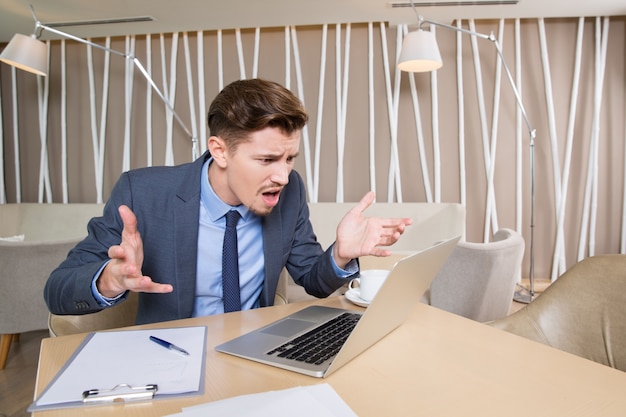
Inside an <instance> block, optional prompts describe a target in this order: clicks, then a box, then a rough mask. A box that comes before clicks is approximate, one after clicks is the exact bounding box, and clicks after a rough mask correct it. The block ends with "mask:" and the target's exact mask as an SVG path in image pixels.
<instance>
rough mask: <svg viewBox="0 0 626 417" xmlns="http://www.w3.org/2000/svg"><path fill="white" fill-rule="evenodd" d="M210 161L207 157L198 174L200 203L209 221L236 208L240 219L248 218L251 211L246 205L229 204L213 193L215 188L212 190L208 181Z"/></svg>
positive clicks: (211, 159) (215, 219) (211, 160)
mask: <svg viewBox="0 0 626 417" xmlns="http://www.w3.org/2000/svg"><path fill="white" fill-rule="evenodd" d="M212 162H213V158H212V157H211V158H209V159H207V160H206V161H205V162H204V165H203V166H202V173H201V174H200V175H202V178H201V180H200V198H201V199H202V203H203V204H204V207H205V209H206V211H207V213H208V214H209V218H210V219H211V221H213V222H215V221H217V220H218V219H219V218H221V217H223V216H224V215H225V214H226V213H227V212H229V211H230V210H237V211H238V212H239V214H240V215H241V219H242V220H244V221H245V220H248V219H249V217H250V216H252V212H250V210H248V208H247V207H246V206H244V205H243V204H240V205H238V206H231V205H230V204H226V203H225V202H223V201H222V200H221V199H220V198H219V197H218V196H217V194H215V190H213V187H211V183H210V182H209V165H210V164H211V163H212Z"/></svg>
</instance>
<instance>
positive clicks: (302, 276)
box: [260, 171, 349, 306]
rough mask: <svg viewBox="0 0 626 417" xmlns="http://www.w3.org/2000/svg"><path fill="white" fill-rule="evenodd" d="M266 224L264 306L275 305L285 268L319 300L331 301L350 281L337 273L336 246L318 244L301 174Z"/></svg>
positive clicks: (292, 180)
mask: <svg viewBox="0 0 626 417" xmlns="http://www.w3.org/2000/svg"><path fill="white" fill-rule="evenodd" d="M263 222H264V223H263V240H264V248H265V278H266V286H265V288H264V291H263V293H262V294H261V300H260V301H261V305H262V306H266V305H272V304H273V300H274V295H275V293H276V285H277V283H278V277H279V274H280V272H281V270H282V268H283V267H286V268H287V270H288V271H289V274H290V275H291V276H292V277H293V279H294V281H295V282H296V283H297V284H298V285H301V286H302V287H304V289H305V291H306V292H307V293H309V294H311V295H313V296H315V297H327V296H328V295H330V294H332V293H333V292H334V291H335V290H337V289H338V288H339V287H341V286H342V285H344V284H345V283H346V282H347V281H348V280H349V278H348V279H346V278H341V277H338V276H337V274H336V273H335V270H334V268H333V264H332V262H333V261H332V245H331V247H330V248H328V249H326V251H324V250H323V249H322V247H321V245H320V244H319V242H318V241H317V237H316V236H315V233H314V230H313V227H312V225H311V222H310V221H309V207H308V205H307V200H306V190H305V187H304V183H303V181H302V178H301V177H300V175H298V173H297V172H295V171H292V172H291V175H290V178H289V184H288V185H287V187H286V188H285V190H283V192H282V193H281V199H280V203H279V205H278V206H277V207H276V208H275V209H274V210H273V211H272V213H271V214H270V215H269V216H267V217H266V218H264V219H263ZM277 242H281V245H278V244H277Z"/></svg>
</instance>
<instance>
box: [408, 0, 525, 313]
mask: <svg viewBox="0 0 626 417" xmlns="http://www.w3.org/2000/svg"><path fill="white" fill-rule="evenodd" d="M411 7H412V9H413V11H414V12H415V14H416V16H417V20H418V22H419V26H418V30H417V31H415V32H410V33H408V34H407V35H406V36H405V37H404V41H403V43H402V50H401V52H400V58H399V60H398V68H399V69H400V70H401V71H407V72H428V71H434V70H436V69H439V68H441V66H442V65H443V62H442V60H441V54H440V53H439V47H438V46H437V40H436V39H435V35H434V34H433V33H432V32H430V31H424V30H422V25H423V24H429V25H434V26H440V27H443V28H446V29H450V30H453V31H456V32H462V33H465V34H467V35H471V36H476V37H479V38H481V39H486V40H488V41H491V42H492V43H493V45H494V46H495V47H496V50H497V51H498V55H499V56H500V59H501V61H502V66H503V67H504V71H505V73H506V76H507V79H508V80H509V84H510V85H511V88H512V89H513V93H515V99H516V100H517V105H518V106H519V108H520V110H521V112H522V116H523V118H524V122H525V123H526V127H527V128H528V133H529V135H530V194H531V197H530V200H531V201H530V271H529V284H530V285H529V288H528V289H526V288H524V287H522V289H521V290H519V291H516V292H515V295H514V297H513V299H514V300H515V301H518V302H521V303H529V302H531V301H532V300H533V298H534V297H535V288H534V285H535V282H534V281H535V280H534V275H535V271H534V261H535V259H534V252H535V247H534V240H535V239H534V231H535V156H534V153H535V135H536V132H535V129H534V128H533V127H532V125H531V124H530V121H529V120H528V116H527V115H526V110H525V109H524V104H523V103H522V99H521V97H520V94H519V91H518V89H517V87H516V86H515V82H514V80H513V76H512V75H511V71H510V70H509V67H508V66H507V64H506V61H505V59H504V56H503V55H502V49H501V47H500V43H499V42H498V39H496V37H495V36H494V35H493V33H491V34H489V35H485V34H482V33H477V32H474V31H471V30H467V29H463V28H459V27H455V26H450V25H446V24H443V23H439V22H435V21H432V20H429V19H425V18H424V17H422V16H420V15H419V14H418V13H417V10H416V9H415V4H414V3H413V0H411Z"/></svg>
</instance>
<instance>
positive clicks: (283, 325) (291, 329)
mask: <svg viewBox="0 0 626 417" xmlns="http://www.w3.org/2000/svg"><path fill="white" fill-rule="evenodd" d="M314 324H315V322H311V321H306V320H296V319H286V320H283V321H280V322H278V323H276V324H274V325H272V326H270V327H268V328H267V329H264V330H262V331H261V333H269V334H273V335H275V336H292V335H295V334H296V333H299V332H301V331H302V330H304V329H306V328H307V327H311V326H312V325H314Z"/></svg>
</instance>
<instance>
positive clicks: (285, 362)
mask: <svg viewBox="0 0 626 417" xmlns="http://www.w3.org/2000/svg"><path fill="white" fill-rule="evenodd" d="M459 238H460V237H459V236H456V237H454V238H451V239H448V240H444V241H441V242H438V243H436V244H435V245H433V246H431V247H429V248H427V249H425V250H422V251H420V252H417V253H414V254H412V255H409V256H407V257H406V258H403V259H401V260H400V261H398V262H397V263H396V264H395V265H394V266H393V268H392V270H391V272H390V273H389V276H388V277H387V280H386V281H385V283H384V284H383V286H382V287H381V288H380V290H379V291H378V293H377V294H376V297H374V299H373V300H372V302H371V303H370V305H369V306H368V307H367V309H366V310H365V311H364V312H361V311H352V310H345V309H340V308H333V307H324V306H310V307H306V308H304V309H302V310H300V311H298V312H296V313H293V314H290V315H289V316H287V317H284V318H282V319H279V320H277V321H275V322H273V323H271V324H269V325H267V326H264V327H262V328H260V329H256V330H253V331H252V332H249V333H246V334H244V335H242V336H239V337H237V338H235V339H233V340H230V341H228V342H226V343H223V344H221V345H219V346H217V347H216V348H215V349H216V350H217V351H219V352H223V353H228V354H231V355H235V356H239V357H242V358H246V359H250V360H253V361H256V362H261V363H264V364H267V365H272V366H276V367H279V368H283V369H288V370H290V371H294V372H299V373H302V374H306V375H310V376H314V377H325V376H328V375H330V374H331V373H332V372H334V371H336V370H337V369H339V368H341V367H342V366H343V365H345V364H346V363H347V362H349V361H350V360H352V359H353V358H355V357H356V356H357V355H359V354H360V353H361V352H363V351H365V350H366V349H367V348H369V347H370V346H372V345H373V344H374V343H376V342H378V341H379V340H380V339H382V338H383V337H384V336H385V335H387V334H388V333H389V332H391V331H392V330H394V329H395V328H396V327H398V326H399V325H400V324H402V323H403V322H404V320H406V318H407V317H408V315H409V314H410V313H411V311H412V310H413V308H414V307H415V305H416V304H417V303H418V302H419V300H420V298H421V297H422V295H423V294H424V292H425V291H426V290H427V289H428V288H429V287H430V283H431V282H432V280H433V279H434V278H435V276H436V275H437V272H438V271H439V270H440V269H441V267H442V266H443V263H444V262H445V261H446V259H447V258H448V256H449V255H450V253H451V252H452V249H454V247H455V246H456V243H457V242H458V240H459ZM337 321H341V322H344V321H345V322H346V323H345V324H341V325H339V327H344V328H345V327H348V329H349V334H348V335H345V336H333V338H334V339H335V340H336V341H337V340H338V342H336V343H335V344H340V348H339V349H338V351H337V352H336V353H335V354H330V356H328V355H329V354H328V353H326V352H324V351H325V350H326V349H325V347H327V346H328V345H329V343H327V342H325V341H321V340H320V339H319V337H321V336H319V335H317V334H316V335H315V336H314V337H316V338H315V339H314V340H315V341H313V342H303V341H302V340H303V339H309V338H311V337H312V336H311V335H312V334H313V333H316V329H317V328H318V327H321V328H323V330H322V333H324V334H325V336H326V335H328V333H329V332H330V331H329V330H328V329H329V328H330V327H331V325H334V324H335V323H336V322H337ZM325 336H324V337H325ZM294 339H296V340H295V341H294ZM300 345H304V347H302V348H301V349H300V347H297V346H300ZM307 345H308V346H309V348H307V347H306V346H307ZM300 350H304V351H305V352H304V353H302V352H300ZM307 351H308V352H307Z"/></svg>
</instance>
